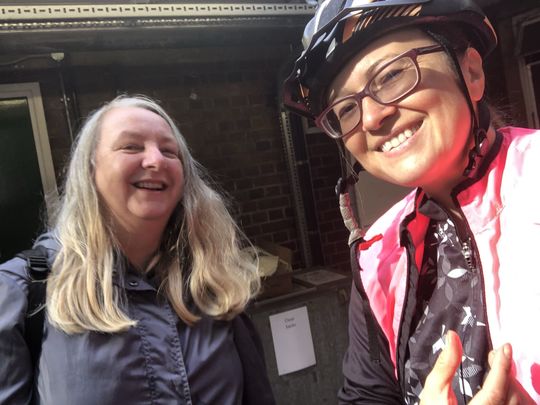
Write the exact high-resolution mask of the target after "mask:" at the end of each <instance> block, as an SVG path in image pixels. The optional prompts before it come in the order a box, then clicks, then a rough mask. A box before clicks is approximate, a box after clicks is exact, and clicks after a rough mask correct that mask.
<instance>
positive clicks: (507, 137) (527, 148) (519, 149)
mask: <svg viewBox="0 0 540 405" xmlns="http://www.w3.org/2000/svg"><path fill="white" fill-rule="evenodd" d="M497 132H498V133H500V134H501V135H502V137H503V148H506V149H507V150H508V153H518V154H520V155H523V153H524V152H527V154H529V152H532V151H535V152H537V153H538V152H539V151H540V130H538V129H530V128H518V127H504V128H501V129H499V130H498V131H497Z"/></svg>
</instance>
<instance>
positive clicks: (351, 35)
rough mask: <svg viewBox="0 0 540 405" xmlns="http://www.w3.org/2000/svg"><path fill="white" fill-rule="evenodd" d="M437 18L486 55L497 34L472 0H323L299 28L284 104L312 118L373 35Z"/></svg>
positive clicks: (493, 45) (437, 22)
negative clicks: (296, 55)
mask: <svg viewBox="0 0 540 405" xmlns="http://www.w3.org/2000/svg"><path fill="white" fill-rule="evenodd" d="M441 23H449V24H452V25H454V24H457V25H459V26H460V27H461V28H462V30H463V33H464V34H465V36H466V37H467V40H468V41H470V43H471V45H472V46H473V47H474V48H475V49H476V50H477V51H478V52H479V53H480V54H481V55H482V57H485V56H487V55H488V54H489V53H490V52H491V51H492V50H493V48H495V46H496V45H497V35H496V34H495V30H494V29H493V27H492V25H491V23H490V22H489V20H488V19H487V17H486V15H485V14H484V13H483V12H482V10H481V9H480V8H478V6H476V4H474V3H473V2H472V1H471V0H323V1H322V2H321V3H320V4H319V6H318V8H317V10H316V12H315V16H314V17H313V18H312V19H311V20H310V21H309V22H308V24H307V25H306V28H305V30H304V37H303V45H304V51H303V52H302V54H301V55H300V57H299V58H298V59H297V60H296V63H295V65H294V69H293V71H292V73H291V74H290V76H289V77H288V78H287V80H286V81H285V84H284V92H283V98H284V100H283V101H284V104H285V106H286V107H287V108H289V109H291V110H292V111H294V112H296V113H298V114H300V115H304V116H306V117H309V118H315V117H316V116H317V115H318V114H319V113H320V112H321V110H322V108H323V106H324V104H323V98H324V96H325V91H326V88H327V87H328V85H329V84H330V82H331V81H332V80H333V79H334V77H335V75H336V74H337V73H338V72H339V70H340V69H341V68H342V67H343V66H344V65H345V64H346V63H347V62H348V61H349V60H350V59H351V58H352V57H353V56H354V55H355V54H356V53H357V52H358V51H359V50H361V49H362V48H364V47H365V46H366V45H368V44H369V43H370V42H372V41H373V40H375V39H376V38H378V37H380V36H382V35H384V34H386V33H388V32H390V31H392V30H395V29H398V28H404V27H409V26H415V25H428V26H432V25H436V24H441Z"/></svg>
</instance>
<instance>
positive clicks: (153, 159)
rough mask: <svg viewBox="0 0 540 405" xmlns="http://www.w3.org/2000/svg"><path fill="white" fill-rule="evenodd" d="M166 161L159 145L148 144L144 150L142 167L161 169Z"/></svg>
mask: <svg viewBox="0 0 540 405" xmlns="http://www.w3.org/2000/svg"><path fill="white" fill-rule="evenodd" d="M164 161H165V157H164V156H163V153H161V150H160V149H159V148H158V147H157V146H146V147H145V150H144V155H143V160H142V167H143V168H145V169H154V170H158V169H160V168H161V167H162V166H163V164H164Z"/></svg>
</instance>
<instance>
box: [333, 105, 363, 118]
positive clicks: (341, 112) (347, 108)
mask: <svg viewBox="0 0 540 405" xmlns="http://www.w3.org/2000/svg"><path fill="white" fill-rule="evenodd" d="M337 107H338V108H337V109H336V115H337V117H338V119H340V120H344V119H347V118H348V117H350V116H351V114H354V113H356V111H357V110H358V105H357V104H356V103H353V102H347V103H341V104H339V106H337Z"/></svg>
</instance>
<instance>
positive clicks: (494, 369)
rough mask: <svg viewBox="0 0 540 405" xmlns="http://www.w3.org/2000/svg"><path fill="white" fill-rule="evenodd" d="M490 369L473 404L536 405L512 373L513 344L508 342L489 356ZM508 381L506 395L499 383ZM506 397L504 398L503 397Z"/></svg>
mask: <svg viewBox="0 0 540 405" xmlns="http://www.w3.org/2000/svg"><path fill="white" fill-rule="evenodd" d="M488 362H489V366H490V371H489V373H488V375H487V377H486V379H485V380H484V385H483V386H482V389H481V390H480V391H478V393H477V394H476V395H475V396H474V397H473V399H472V400H471V402H470V403H469V404H472V405H484V404H488V405H499V404H501V405H535V404H536V403H535V402H534V400H533V399H532V398H531V397H530V396H529V394H528V393H527V391H525V389H524V388H523V386H522V385H521V384H520V383H519V381H518V380H516V379H515V377H514V376H513V375H512V346H510V344H508V343H506V344H504V345H502V347H500V348H499V349H497V350H492V351H491V352H490V353H489V356H488ZM505 383H506V396H505V397H503V395H504V392H503V390H500V389H499V386H498V384H505ZM502 398H504V400H503V399H502Z"/></svg>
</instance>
